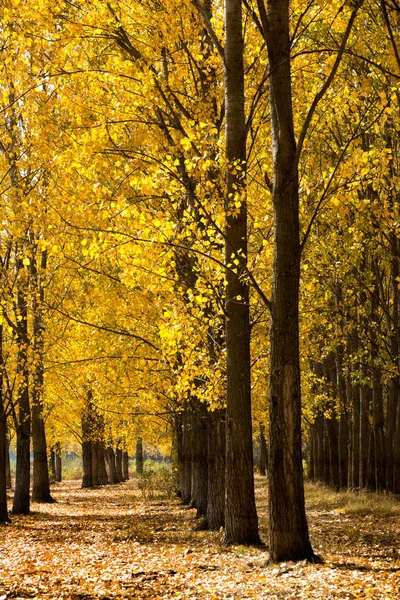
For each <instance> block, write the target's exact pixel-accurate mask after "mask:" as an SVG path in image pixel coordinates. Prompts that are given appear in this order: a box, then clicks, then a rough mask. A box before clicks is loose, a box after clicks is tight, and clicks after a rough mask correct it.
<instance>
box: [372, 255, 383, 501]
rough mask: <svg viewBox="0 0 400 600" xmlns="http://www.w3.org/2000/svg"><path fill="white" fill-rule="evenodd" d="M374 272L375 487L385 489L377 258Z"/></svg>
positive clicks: (374, 261)
mask: <svg viewBox="0 0 400 600" xmlns="http://www.w3.org/2000/svg"><path fill="white" fill-rule="evenodd" d="M372 272H373V274H374V287H373V290H372V294H371V325H370V340H371V368H372V376H371V378H372V425H373V430H374V432H373V433H374V448H375V457H374V458H375V461H374V470H375V489H376V490H377V491H383V490H384V489H385V482H386V473H385V471H386V461H385V432H384V424H385V418H384V409H383V387H382V367H381V365H380V364H379V360H380V348H379V340H378V331H379V315H378V311H379V289H380V280H381V277H382V276H381V273H380V270H379V264H378V260H377V258H374V259H373V261H372Z"/></svg>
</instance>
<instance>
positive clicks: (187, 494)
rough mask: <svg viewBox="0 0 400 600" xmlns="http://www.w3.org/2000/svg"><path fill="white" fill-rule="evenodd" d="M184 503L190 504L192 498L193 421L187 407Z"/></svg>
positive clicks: (184, 435)
mask: <svg viewBox="0 0 400 600" xmlns="http://www.w3.org/2000/svg"><path fill="white" fill-rule="evenodd" d="M181 492H182V504H190V501H191V499H192V423H191V419H190V413H189V412H188V410H187V409H186V410H185V411H184V413H183V418H182V470H181Z"/></svg>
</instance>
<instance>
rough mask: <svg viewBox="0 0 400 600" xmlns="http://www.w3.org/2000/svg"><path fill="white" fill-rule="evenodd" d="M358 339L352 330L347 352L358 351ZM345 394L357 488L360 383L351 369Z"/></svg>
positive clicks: (358, 483) (352, 479)
mask: <svg viewBox="0 0 400 600" xmlns="http://www.w3.org/2000/svg"><path fill="white" fill-rule="evenodd" d="M358 346H359V340H358V335H357V332H356V331H354V332H353V333H352V335H351V337H350V341H349V343H348V348H349V353H353V352H354V353H355V352H357V351H358ZM347 396H348V402H349V404H350V405H351V407H352V423H351V480H350V485H351V487H352V488H355V489H357V488H358V487H359V485H360V400H361V394H360V384H359V383H358V382H354V381H352V377H351V371H350V372H349V374H348V376H347Z"/></svg>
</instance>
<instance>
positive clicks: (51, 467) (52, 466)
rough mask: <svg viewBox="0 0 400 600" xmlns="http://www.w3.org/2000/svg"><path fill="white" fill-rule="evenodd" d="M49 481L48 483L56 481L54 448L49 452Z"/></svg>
mask: <svg viewBox="0 0 400 600" xmlns="http://www.w3.org/2000/svg"><path fill="white" fill-rule="evenodd" d="M49 479H50V483H54V482H55V481H56V453H55V451H54V448H52V449H51V450H50V457H49Z"/></svg>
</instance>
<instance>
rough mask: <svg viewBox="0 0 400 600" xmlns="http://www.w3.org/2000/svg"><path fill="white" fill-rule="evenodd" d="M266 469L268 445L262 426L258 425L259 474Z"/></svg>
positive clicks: (263, 473) (263, 472)
mask: <svg viewBox="0 0 400 600" xmlns="http://www.w3.org/2000/svg"><path fill="white" fill-rule="evenodd" d="M267 469H268V447H267V442H266V439H265V433H264V426H263V425H261V426H260V464H259V469H258V470H259V473H260V475H263V476H264V477H265V475H266V474H267Z"/></svg>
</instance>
